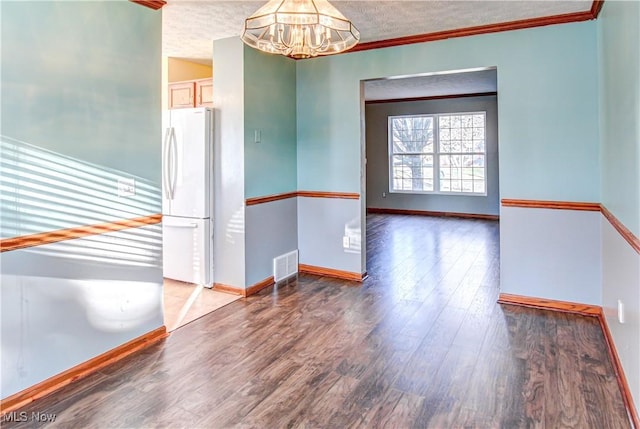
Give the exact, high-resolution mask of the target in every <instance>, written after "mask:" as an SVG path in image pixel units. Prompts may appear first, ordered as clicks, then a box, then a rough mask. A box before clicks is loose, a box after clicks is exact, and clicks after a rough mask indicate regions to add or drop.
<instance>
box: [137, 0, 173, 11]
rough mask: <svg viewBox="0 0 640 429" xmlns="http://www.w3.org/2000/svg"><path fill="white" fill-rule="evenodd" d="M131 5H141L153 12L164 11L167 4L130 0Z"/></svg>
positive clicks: (159, 0) (157, 1) (161, 1)
mask: <svg viewBox="0 0 640 429" xmlns="http://www.w3.org/2000/svg"><path fill="white" fill-rule="evenodd" d="M129 1H130V2H131V3H135V4H139V5H140V6H145V7H148V8H151V9H153V10H158V9H162V6H164V5H165V4H167V2H166V1H164V0H129Z"/></svg>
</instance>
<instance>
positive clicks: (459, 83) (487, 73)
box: [364, 69, 498, 101]
mask: <svg viewBox="0 0 640 429" xmlns="http://www.w3.org/2000/svg"><path fill="white" fill-rule="evenodd" d="M497 90H498V74H497V71H496V69H489V70H478V71H475V70H474V71H457V72H447V73H437V74H431V75H422V76H413V77H407V78H399V79H394V78H386V79H377V80H369V81H366V82H365V83H364V99H365V100H367V101H371V100H389V99H398V98H420V97H433V96H439V95H459V94H477V93H481V92H496V91H497Z"/></svg>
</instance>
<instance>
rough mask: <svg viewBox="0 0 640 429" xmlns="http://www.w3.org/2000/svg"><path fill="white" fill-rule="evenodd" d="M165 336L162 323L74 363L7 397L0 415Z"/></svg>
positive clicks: (165, 331) (0, 406)
mask: <svg viewBox="0 0 640 429" xmlns="http://www.w3.org/2000/svg"><path fill="white" fill-rule="evenodd" d="M168 335H169V334H167V329H166V327H164V326H162V327H160V328H158V329H155V330H153V331H151V332H148V333H146V334H144V335H142V336H140V337H138V338H134V339H133V340H131V341H129V342H126V343H124V344H122V345H120V346H118V347H116V348H114V349H112V350H109V351H107V352H105V353H102V354H101V355H98V356H96V357H94V358H92V359H89V360H88V361H86V362H83V363H81V364H79V365H76V366H74V367H73V368H70V369H68V370H66V371H64V372H61V373H60V374H57V375H54V376H53V377H50V378H47V379H46V380H44V381H41V382H40V383H38V384H36V385H33V386H31V387H28V388H27V389H24V390H22V391H20V392H18V393H15V394H13V395H11V396H8V397H6V398H4V399H2V401H0V410H1V411H0V413H2V415H4V414H6V413H9V412H11V411H15V410H17V409H19V408H21V407H24V406H25V405H27V404H30V403H31V402H33V401H35V400H37V399H40V398H42V397H44V396H46V395H48V394H50V393H52V392H54V391H56V390H58V389H61V388H62V387H64V386H67V385H69V384H71V383H73V382H74V381H76V380H80V379H81V378H84V377H86V376H88V375H90V374H92V373H94V372H96V371H99V370H100V369H102V368H104V367H106V366H107V365H111V364H112V363H115V362H117V361H119V360H121V359H124V358H125V357H127V356H129V355H131V354H133V353H135V352H137V351H139V350H142V349H144V348H147V347H149V346H151V345H153V344H155V343H157V342H158V341H160V340H162V339H164V338H166V337H167V336H168Z"/></svg>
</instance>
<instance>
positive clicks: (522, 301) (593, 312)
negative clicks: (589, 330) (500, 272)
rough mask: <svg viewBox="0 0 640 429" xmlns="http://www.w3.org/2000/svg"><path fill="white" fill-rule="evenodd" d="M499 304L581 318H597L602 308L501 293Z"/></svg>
mask: <svg viewBox="0 0 640 429" xmlns="http://www.w3.org/2000/svg"><path fill="white" fill-rule="evenodd" d="M498 303H499V304H511V305H520V306H522V307H531V308H539V309H541V310H552V311H562V312H565V313H575V314H581V315H583V316H593V317H597V316H598V314H600V313H601V312H602V308H601V307H600V306H597V305H589V304H579V303H576V302H567V301H557V300H554V299H544V298H535V297H530V296H522V295H512V294H510V293H501V294H500V297H499V298H498Z"/></svg>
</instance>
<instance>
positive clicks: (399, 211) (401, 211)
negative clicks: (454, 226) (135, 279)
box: [367, 207, 500, 220]
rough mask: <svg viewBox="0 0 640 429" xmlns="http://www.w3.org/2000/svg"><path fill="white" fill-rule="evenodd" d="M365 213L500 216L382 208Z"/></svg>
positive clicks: (474, 216)
mask: <svg viewBox="0 0 640 429" xmlns="http://www.w3.org/2000/svg"><path fill="white" fill-rule="evenodd" d="M367 213H381V214H403V215H419V216H438V217H458V218H463V219H485V220H500V216H498V215H488V214H479V213H456V212H436V211H430V210H405V209H387V208H382V207H369V208H367Z"/></svg>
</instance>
